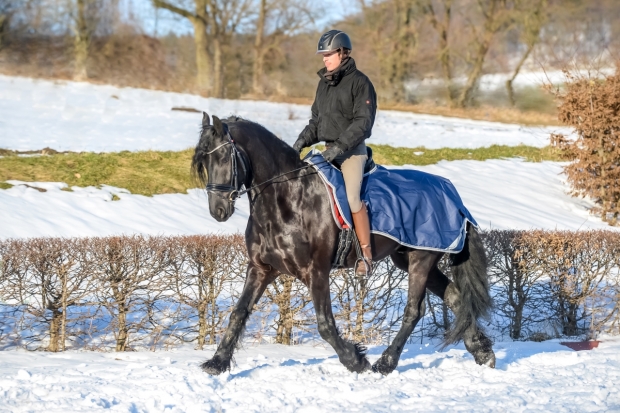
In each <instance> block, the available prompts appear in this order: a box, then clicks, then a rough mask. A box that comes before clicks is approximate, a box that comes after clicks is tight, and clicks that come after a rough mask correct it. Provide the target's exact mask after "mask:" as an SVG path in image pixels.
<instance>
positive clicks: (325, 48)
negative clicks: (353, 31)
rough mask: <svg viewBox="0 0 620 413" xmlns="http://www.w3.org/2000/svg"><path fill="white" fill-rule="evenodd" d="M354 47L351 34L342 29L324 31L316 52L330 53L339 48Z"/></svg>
mask: <svg viewBox="0 0 620 413" xmlns="http://www.w3.org/2000/svg"><path fill="white" fill-rule="evenodd" d="M352 48H353V47H352V46H351V39H349V36H348V35H347V34H346V33H345V32H343V31H341V30H330V31H328V32H327V33H324V34H323V36H321V38H320V39H319V44H318V46H317V48H316V49H317V50H316V53H317V54H319V53H328V52H331V51H333V50H338V49H349V50H351V49H352Z"/></svg>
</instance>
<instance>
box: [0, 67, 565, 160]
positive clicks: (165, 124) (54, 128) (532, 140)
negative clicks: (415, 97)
mask: <svg viewBox="0 0 620 413" xmlns="http://www.w3.org/2000/svg"><path fill="white" fill-rule="evenodd" d="M173 107H185V108H194V109H198V110H201V111H202V110H204V111H206V112H207V113H209V114H210V115H216V116H219V117H226V116H229V115H232V114H235V115H238V116H241V117H244V118H247V119H250V120H253V121H255V122H258V123H260V124H262V125H263V126H265V127H266V128H267V129H269V130H271V131H272V132H273V133H275V134H276V135H278V136H279V137H280V138H282V139H284V140H285V141H286V142H288V143H290V144H291V145H292V144H293V142H295V139H296V138H297V136H298V135H299V133H300V132H301V131H302V130H303V128H304V126H305V125H306V124H307V122H308V119H309V118H310V106H307V105H294V104H286V103H273V102H261V101H241V100H224V99H207V98H202V97H200V96H196V95H187V94H180V93H168V92H160V91H152V90H145V89H133V88H116V87H114V86H101V85H92V84H89V83H75V82H52V81H46V80H34V81H33V80H32V79H27V78H19V77H7V76H2V75H0V114H1V116H0V148H5V149H14V150H30V149H43V148H45V147H50V148H53V149H56V150H59V151H94V152H115V151H120V150H148V149H157V150H182V149H186V148H189V147H193V146H195V145H196V141H197V137H198V135H197V133H198V127H199V125H200V120H201V117H202V115H201V114H200V113H191V112H184V111H173V110H171V109H172V108H173ZM551 131H564V132H566V130H564V129H562V128H543V127H523V126H519V125H508V124H502V123H493V122H483V121H473V120H465V119H454V118H446V117H440V116H431V115H419V114H413V113H407V112H397V111H382V110H380V111H379V112H378V115H377V119H376V122H375V127H374V128H373V135H372V137H371V138H370V139H369V140H368V142H369V143H375V144H380V143H383V144H388V145H393V146H400V147H419V146H425V147H426V148H429V149H433V148H443V147H456V148H479V147H483V146H489V145H492V144H501V145H518V144H520V143H523V144H526V145H530V146H537V147H541V146H546V145H548V143H549V133H550V132H551Z"/></svg>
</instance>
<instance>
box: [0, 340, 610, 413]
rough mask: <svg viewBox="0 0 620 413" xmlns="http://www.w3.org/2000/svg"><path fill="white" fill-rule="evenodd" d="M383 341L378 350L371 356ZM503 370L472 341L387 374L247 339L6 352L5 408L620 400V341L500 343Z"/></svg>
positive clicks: (315, 350) (417, 353) (413, 353)
mask: <svg viewBox="0 0 620 413" xmlns="http://www.w3.org/2000/svg"><path fill="white" fill-rule="evenodd" d="M383 349H384V347H382V346H380V347H373V348H371V349H370V351H369V358H370V360H371V362H372V361H374V360H376V359H377V358H378V357H379V354H380V353H381V351H382V350H383ZM495 350H496V352H497V356H498V360H497V368H496V369H495V370H492V369H489V368H487V367H481V366H478V365H476V364H475V362H474V361H473V359H472V357H471V355H469V353H467V352H466V351H465V350H464V349H463V348H462V347H460V346H457V347H452V348H450V349H448V350H447V351H443V352H440V351H437V349H436V348H435V347H434V346H433V345H428V344H423V345H420V344H409V345H407V346H406V348H405V349H404V353H403V356H402V358H401V361H400V363H399V366H398V368H397V369H396V371H394V372H393V373H392V374H390V375H388V376H385V377H382V376H381V375H379V374H377V373H366V374H353V373H350V372H348V371H347V370H346V369H345V368H344V367H343V366H342V365H341V364H340V362H339V361H338V359H337V357H335V355H334V353H333V351H332V350H331V348H325V347H324V346H312V345H300V346H292V347H289V346H282V345H277V344H261V345H255V346H252V345H246V347H245V348H243V349H241V350H238V351H237V353H236V357H235V358H236V360H237V365H236V366H235V367H234V368H233V369H232V371H231V372H225V373H223V374H222V375H221V376H217V377H210V376H208V375H206V374H205V373H202V372H201V370H200V368H199V363H200V362H202V361H204V359H206V358H207V357H209V356H210V355H211V354H213V349H209V350H205V351H203V352H199V351H195V350H192V349H189V348H182V349H177V350H173V351H167V352H166V351H158V352H140V353H96V352H77V351H68V352H65V353H56V354H54V353H45V352H25V351H3V352H0V366H2V368H1V370H0V400H3V402H2V405H1V406H0V411H11V412H32V411H46V412H65V411H72V412H86V411H87V412H92V411H117V412H121V411H122V412H126V411H130V412H164V411H165V412H198V411H204V412H219V411H226V412H244V413H245V412H333V411H342V412H355V411H358V412H369V411H372V412H384V411H385V412H387V411H421V412H445V411H463V412H468V411H471V412H474V411H475V412H505V411H510V412H528V411H529V412H532V411H554V412H596V411H607V412H610V411H619V410H620V392H619V387H618V383H620V356H619V354H620V341H618V340H616V339H613V338H611V337H610V338H608V339H606V340H605V341H603V342H602V343H601V344H600V345H599V348H597V349H595V350H592V351H582V352H573V351H572V350H570V349H568V348H567V347H565V346H562V345H560V344H559V343H558V342H557V341H547V342H543V343H531V342H530V343H527V342H515V343H497V344H496V345H495Z"/></svg>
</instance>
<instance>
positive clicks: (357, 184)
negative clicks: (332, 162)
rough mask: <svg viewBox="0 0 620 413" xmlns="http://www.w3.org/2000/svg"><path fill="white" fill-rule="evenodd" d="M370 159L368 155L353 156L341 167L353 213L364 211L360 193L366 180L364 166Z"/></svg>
mask: <svg viewBox="0 0 620 413" xmlns="http://www.w3.org/2000/svg"><path fill="white" fill-rule="evenodd" d="M367 159H368V156H367V155H351V156H349V157H348V158H347V159H345V160H344V161H343V162H342V164H341V165H340V170H341V171H342V175H343V177H344V186H345V189H346V191H347V199H348V200H349V207H350V208H351V212H352V213H356V212H359V211H360V209H362V200H361V199H360V191H361V189H362V180H363V178H364V165H365V164H366V160H367Z"/></svg>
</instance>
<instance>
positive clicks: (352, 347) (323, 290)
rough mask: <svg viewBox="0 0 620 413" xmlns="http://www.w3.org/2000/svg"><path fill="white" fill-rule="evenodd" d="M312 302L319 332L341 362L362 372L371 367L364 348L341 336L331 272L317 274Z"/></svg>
mask: <svg viewBox="0 0 620 413" xmlns="http://www.w3.org/2000/svg"><path fill="white" fill-rule="evenodd" d="M311 291H312V302H313V304H314V311H315V313H316V320H317V325H318V329H319V334H320V335H321V337H322V338H323V340H325V341H327V342H328V343H329V344H330V345H331V346H332V347H333V348H334V350H336V354H338V359H339V360H340V362H341V363H342V364H343V365H344V366H345V367H346V368H347V369H348V370H349V371H352V372H355V373H361V372H363V371H366V370H369V369H370V363H369V362H368V359H367V358H366V355H365V354H364V350H363V348H361V347H360V346H359V345H356V344H354V343H351V342H348V341H346V340H344V339H343V338H342V337H340V334H339V333H338V328H337V327H336V321H335V320H334V315H333V313H332V302H331V298H330V292H329V272H327V273H325V274H324V275H323V276H317V277H316V278H315V279H313V280H312V284H311Z"/></svg>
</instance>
